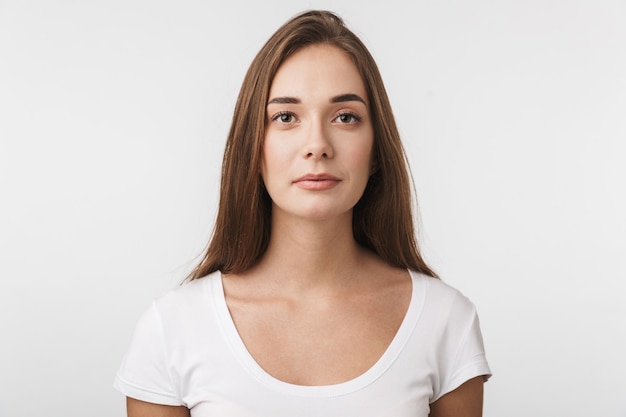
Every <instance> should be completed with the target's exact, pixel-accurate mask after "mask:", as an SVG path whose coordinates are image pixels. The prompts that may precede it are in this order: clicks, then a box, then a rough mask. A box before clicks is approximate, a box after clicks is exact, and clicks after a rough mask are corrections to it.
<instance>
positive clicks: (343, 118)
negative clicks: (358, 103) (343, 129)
mask: <svg viewBox="0 0 626 417" xmlns="http://www.w3.org/2000/svg"><path fill="white" fill-rule="evenodd" d="M335 120H336V121H337V122H339V123H345V124H353V123H358V122H360V121H361V117H359V116H357V115H356V114H354V113H341V114H340V115H339V116H337V117H336V118H335Z"/></svg>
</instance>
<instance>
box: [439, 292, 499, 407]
mask: <svg viewBox="0 0 626 417" xmlns="http://www.w3.org/2000/svg"><path fill="white" fill-rule="evenodd" d="M441 351H442V353H444V354H443V355H441V357H440V367H439V369H440V371H441V378H440V386H439V387H438V389H437V390H436V393H435V397H434V398H433V400H432V401H433V402H434V401H436V400H437V399H438V398H440V397H442V396H443V395H445V394H447V393H449V392H451V391H453V390H455V389H456V388H458V387H459V386H461V385H462V384H463V383H464V382H466V381H468V380H470V379H472V378H475V377H477V376H482V377H483V378H484V379H485V381H486V380H487V379H489V377H490V376H491V370H490V369H489V364H488V363H487V358H486V356H485V348H484V344H483V337H482V333H481V330H480V323H479V320H478V314H477V312H476V308H475V307H474V304H473V303H472V302H471V301H469V300H468V299H467V298H466V297H464V296H463V295H461V294H459V295H458V296H457V297H456V300H455V303H454V304H453V306H452V309H451V312H450V316H449V318H448V322H447V325H446V330H445V336H444V338H443V343H442V346H441Z"/></svg>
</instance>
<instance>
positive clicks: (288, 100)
mask: <svg viewBox="0 0 626 417" xmlns="http://www.w3.org/2000/svg"><path fill="white" fill-rule="evenodd" d="M300 103H302V100H300V99H299V98H297V97H274V98H273V99H271V100H270V101H268V102H267V104H300Z"/></svg>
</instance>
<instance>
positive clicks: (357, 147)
mask: <svg viewBox="0 0 626 417" xmlns="http://www.w3.org/2000/svg"><path fill="white" fill-rule="evenodd" d="M373 141H374V138H373V129H372V124H371V120H370V113H369V103H368V102H367V93H366V90H365V86H364V84H363V81H362V79H361V77H360V74H359V73H358V70H357V69H356V67H355V65H354V64H353V63H352V61H351V60H350V58H349V57H348V56H347V55H345V53H343V52H342V51H341V50H339V49H337V48H335V47H332V46H327V45H315V46H309V47H305V48H303V49H301V50H299V51H298V52H296V53H295V54H294V55H292V56H291V57H289V58H288V59H287V60H286V61H285V62H284V63H283V64H282V65H281V67H280V68H279V70H278V72H277V74H276V76H275V78H274V80H273V83H272V87H271V89H270V95H269V100H268V105H267V127H266V136H265V141H264V145H263V159H262V160H263V162H262V166H261V176H262V178H263V181H264V183H265V186H266V189H267V190H268V193H269V195H270V197H271V198H272V202H273V208H272V233H271V239H270V243H269V247H268V249H267V251H266V252H265V254H264V255H263V257H262V258H261V260H260V261H259V263H258V264H257V265H255V266H254V267H253V268H251V269H249V270H247V271H245V272H244V273H242V274H230V275H224V276H223V284H224V292H225V296H226V301H227V304H228V307H229V310H230V313H231V316H232V318H233V321H234V322H235V325H236V327H237V331H238V332H239V334H240V336H241V339H242V340H243V341H244V343H245V345H246V347H247V349H248V351H249V352H250V354H251V355H252V356H253V357H254V358H255V360H256V361H257V363H258V364H259V365H260V366H261V367H262V368H263V369H264V370H265V371H266V372H267V373H269V374H270V375H272V376H274V377H275V378H277V379H279V380H282V381H285V382H288V383H292V384H298V385H331V384H338V383H342V382H346V381H348V380H351V379H354V378H356V377H358V376H359V375H361V374H363V373H364V372H366V371H367V370H368V369H369V368H371V367H372V366H373V365H374V364H375V363H376V362H377V361H378V359H379V358H380V357H381V356H382V354H383V353H384V351H385V350H386V349H387V347H388V346H389V344H390V343H391V341H392V339H393V338H394V336H395V334H396V332H397V330H398V328H399V327H400V324H401V322H402V320H403V318H404V315H405V313H406V311H407V308H408V305H409V303H410V297H411V281H410V278H409V275H408V272H407V271H406V270H405V269H401V268H395V267H392V266H390V265H388V264H387V263H385V262H383V261H382V260H381V259H380V258H378V256H376V255H375V254H373V253H371V252H369V251H367V250H365V249H363V248H362V247H360V246H359V245H358V244H357V243H356V242H355V240H354V238H353V234H352V209H353V207H354V205H355V204H356V203H357V201H358V200H359V198H360V196H361V195H362V193H363V190H364V189H365V186H366V184H367V181H368V178H369V175H370V174H371V168H372V162H373V161H372V145H373ZM381 277H384V279H381ZM482 385H483V382H482V379H481V378H475V379H472V380H470V381H467V382H466V383H464V384H463V385H461V386H460V387H459V388H457V389H456V390H454V391H452V392H450V393H448V394H446V395H444V396H443V397H441V398H440V399H439V400H438V401H436V402H435V403H433V404H432V405H431V412H430V416H432V417H479V416H481V415H482V389H483V386H482ZM128 415H129V417H143V416H153V417H155V416H156V417H180V416H188V415H189V410H187V409H186V408H183V407H167V406H159V405H155V404H149V403H144V402H141V401H138V400H134V399H130V398H129V399H128Z"/></svg>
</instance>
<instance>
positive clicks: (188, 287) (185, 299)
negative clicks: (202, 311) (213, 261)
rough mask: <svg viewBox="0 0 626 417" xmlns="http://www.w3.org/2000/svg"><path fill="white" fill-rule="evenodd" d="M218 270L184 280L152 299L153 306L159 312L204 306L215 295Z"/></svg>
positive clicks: (194, 308)
mask: <svg viewBox="0 0 626 417" xmlns="http://www.w3.org/2000/svg"><path fill="white" fill-rule="evenodd" d="M219 280H220V273H219V271H217V272H214V273H212V274H209V275H207V276H205V277H202V278H196V279H194V280H190V281H185V282H184V283H182V284H181V285H179V286H178V287H176V288H173V289H171V290H169V291H168V292H166V293H165V294H163V295H162V296H160V297H158V298H156V299H155V300H154V306H155V307H156V308H157V310H159V311H160V312H164V311H165V312H168V313H170V312H181V311H189V310H192V311H193V310H197V309H198V308H206V306H207V305H208V304H211V302H210V300H212V299H213V298H214V297H215V295H216V290H217V288H216V287H217V284H219Z"/></svg>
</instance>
